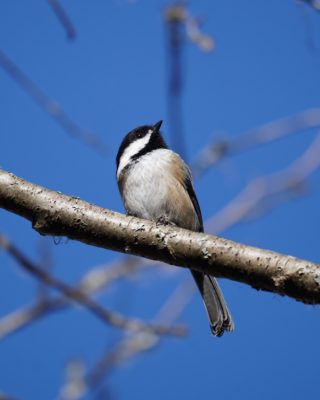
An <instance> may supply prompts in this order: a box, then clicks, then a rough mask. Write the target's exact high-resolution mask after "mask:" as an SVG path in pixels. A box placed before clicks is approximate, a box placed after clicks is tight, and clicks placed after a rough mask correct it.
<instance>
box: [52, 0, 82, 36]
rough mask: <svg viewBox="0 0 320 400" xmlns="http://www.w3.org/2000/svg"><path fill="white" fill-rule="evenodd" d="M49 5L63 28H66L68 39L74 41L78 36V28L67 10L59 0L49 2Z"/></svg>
mask: <svg viewBox="0 0 320 400" xmlns="http://www.w3.org/2000/svg"><path fill="white" fill-rule="evenodd" d="M48 4H49V6H50V7H51V9H52V11H53V12H54V13H55V15H56V17H57V18H58V20H59V22H60V23H61V25H62V27H63V28H64V30H65V32H66V35H67V38H68V39H70V40H73V39H75V38H76V36H77V32H76V28H75V26H74V24H73V23H72V21H71V19H70V17H69V15H68V14H67V12H66V10H65V9H64V8H63V7H62V5H61V3H60V1H59V0H48Z"/></svg>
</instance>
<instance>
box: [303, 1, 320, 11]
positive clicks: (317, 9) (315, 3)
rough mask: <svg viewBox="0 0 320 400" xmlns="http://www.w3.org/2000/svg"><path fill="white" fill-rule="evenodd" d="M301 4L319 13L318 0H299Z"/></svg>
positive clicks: (319, 2) (319, 5) (319, 4)
mask: <svg viewBox="0 0 320 400" xmlns="http://www.w3.org/2000/svg"><path fill="white" fill-rule="evenodd" d="M300 1H301V2H302V3H306V4H308V5H309V6H310V7H312V8H313V9H314V10H316V11H320V0H300Z"/></svg>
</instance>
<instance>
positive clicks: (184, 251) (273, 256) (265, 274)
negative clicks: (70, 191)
mask: <svg viewBox="0 0 320 400" xmlns="http://www.w3.org/2000/svg"><path fill="white" fill-rule="evenodd" d="M0 207H2V208H4V209H6V210H8V211H11V212H13V213H15V214H18V215H20V216H22V217H24V218H26V219H28V220H29V221H31V222H32V225H33V228H34V229H35V230H37V231H38V232H39V233H40V234H43V235H53V236H67V237H68V238H70V239H73V240H78V241H81V242H83V243H86V244H90V245H93V246H98V247H102V248H106V249H111V250H116V251H120V252H123V253H130V254H134V255H139V256H143V257H147V258H150V259H152V260H159V261H163V262H166V263H168V264H173V265H177V266H182V267H185V266H188V267H189V268H192V269H195V270H197V271H202V272H205V273H207V274H210V275H213V276H216V277H223V278H228V279H233V280H236V281H239V282H243V283H246V284H248V285H251V286H252V287H254V288H255V289H259V290H260V289H261V290H267V291H271V292H274V293H278V294H280V295H285V296H289V297H292V298H295V299H296V300H299V301H302V302H304V303H308V304H320V265H318V264H314V263H312V262H309V261H305V260H301V259H298V258H295V257H291V256H286V255H282V254H279V253H275V252H272V251H269V250H263V249H259V248H255V247H252V246H246V245H243V244H240V243H236V242H233V241H231V240H226V239H223V238H220V237H217V236H213V235H207V234H203V233H197V232H191V231H188V230H185V229H181V228H177V227H172V226H165V225H158V224H156V223H154V222H152V221H147V220H142V219H138V218H135V217H129V216H125V215H122V214H119V213H116V212H114V211H109V210H107V209H104V208H101V207H98V206H95V205H93V204H89V203H87V202H85V201H83V200H80V199H79V198H77V197H73V196H67V195H63V194H61V193H58V192H54V191H52V190H48V189H45V188H44V187H41V186H38V185H35V184H33V183H30V182H27V181H25V180H23V179H21V178H19V177H17V176H15V175H13V174H11V173H9V172H6V171H4V170H1V169H0Z"/></svg>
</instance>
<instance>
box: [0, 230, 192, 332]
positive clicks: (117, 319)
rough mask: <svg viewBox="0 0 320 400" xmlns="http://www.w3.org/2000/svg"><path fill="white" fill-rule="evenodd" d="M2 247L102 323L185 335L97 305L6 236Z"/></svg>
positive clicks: (41, 279) (47, 283) (178, 329)
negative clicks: (26, 253)
mask: <svg viewBox="0 0 320 400" xmlns="http://www.w3.org/2000/svg"><path fill="white" fill-rule="evenodd" d="M0 246H1V247H2V248H3V249H5V250H6V251H7V253H8V254H10V255H11V256H12V257H13V258H14V259H15V260H16V261H17V262H18V264H19V265H20V266H21V267H23V268H24V269H25V270H26V271H27V272H29V273H30V274H31V275H33V276H35V277H36V278H37V279H39V280H40V281H42V282H44V283H45V284H46V285H48V286H50V287H52V288H54V289H56V290H58V291H59V292H60V293H62V294H63V295H64V296H66V297H67V298H68V299H70V300H72V301H74V302H76V303H79V304H81V305H82V306H84V307H85V308H87V309H88V310H90V311H91V312H92V313H93V314H95V315H96V316H97V317H99V318H100V319H101V320H102V321H104V322H106V323H108V324H110V325H112V326H114V327H116V328H120V329H125V330H130V331H141V330H147V331H154V332H155V333H157V334H168V335H183V334H184V333H185V330H184V328H182V327H166V326H161V325H153V324H148V323H145V322H143V321H140V320H137V319H130V318H126V317H124V316H122V315H121V314H119V313H117V312H113V311H109V310H107V309H106V308H104V307H102V306H101V305H100V304H98V303H96V302H95V301H94V300H92V299H91V298H90V297H89V296H87V295H86V293H84V292H83V291H81V290H80V289H77V288H73V287H71V286H69V285H67V284H66V283H64V282H62V281H61V280H59V279H57V278H55V277H53V276H52V275H50V274H49V273H48V272H47V271H44V270H43V269H41V268H40V267H38V266H37V265H36V264H34V263H33V262H32V261H30V260H29V259H28V258H27V257H26V256H25V255H24V254H23V253H22V252H21V251H20V250H19V249H18V248H17V247H16V246H15V245H13V244H12V243H11V242H9V241H8V239H6V238H5V237H4V236H1V237H0Z"/></svg>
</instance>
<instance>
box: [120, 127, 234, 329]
mask: <svg viewBox="0 0 320 400" xmlns="http://www.w3.org/2000/svg"><path fill="white" fill-rule="evenodd" d="M162 122H163V121H162V120H160V121H159V122H157V123H156V124H154V125H142V126H139V127H137V128H135V129H133V130H131V131H130V132H129V133H128V134H127V135H126V136H125V137H124V139H123V140H122V142H121V144H120V147H119V150H118V153H117V156H116V177H117V182H118V187H119V191H120V194H121V197H122V200H123V203H124V207H125V209H126V211H127V214H128V215H131V216H135V217H138V218H144V219H148V220H152V221H156V222H157V223H163V224H171V225H176V226H178V227H180V228H184V229H189V230H191V231H195V232H203V219H202V214H201V209H200V206H199V202H198V200H197V197H196V194H195V191H194V188H193V184H192V177H191V172H190V169H189V168H188V166H187V165H186V163H185V162H184V161H183V160H182V158H181V157H180V156H179V155H178V154H177V153H175V152H174V151H172V150H170V149H169V148H168V146H167V144H166V142H165V140H164V139H163V137H162V134H161V132H160V127H161V125H162ZM191 273H192V276H193V278H194V280H195V282H196V285H197V287H198V289H199V291H200V294H201V296H202V299H203V302H204V305H205V308H206V311H207V314H208V319H209V323H210V328H211V332H212V334H213V335H214V336H218V337H219V336H222V335H223V333H224V332H225V331H233V329H234V323H233V319H232V316H231V314H230V312H229V309H228V306H227V304H226V301H225V299H224V297H223V294H222V291H221V289H220V287H219V285H218V282H217V280H216V279H215V278H214V277H212V276H210V275H207V274H205V273H203V272H199V271H194V270H191Z"/></svg>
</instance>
